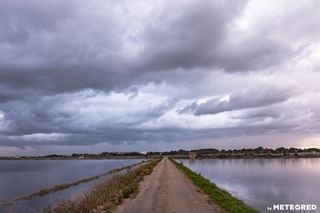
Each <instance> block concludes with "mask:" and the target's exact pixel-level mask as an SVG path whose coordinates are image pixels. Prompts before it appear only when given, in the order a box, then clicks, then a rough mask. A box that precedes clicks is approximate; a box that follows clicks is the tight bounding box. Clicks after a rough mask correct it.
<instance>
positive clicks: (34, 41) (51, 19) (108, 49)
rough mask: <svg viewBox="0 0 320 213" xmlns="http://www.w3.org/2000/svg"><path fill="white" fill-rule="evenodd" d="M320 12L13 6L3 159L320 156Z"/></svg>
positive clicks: (3, 62) (4, 73)
mask: <svg viewBox="0 0 320 213" xmlns="http://www.w3.org/2000/svg"><path fill="white" fill-rule="evenodd" d="M319 9H320V2H317V1H289V0H281V1H267V0H265V1H245V0H241V1H237V2H236V3H232V4H230V2H228V1H224V0H214V1H212V0H210V1H209V0H200V1H195V0H179V1H176V2H175V3H174V4H172V3H170V2H168V1H165V0H156V1H143V0H141V1H138V2H137V1H132V0H124V1H102V0H101V1H100V0H98V1H94V2H92V1H90V2H88V1H87V0H80V1H79V0H77V1H75V0H67V1H62V0H49V1H46V3H43V2H40V1H38V0H31V1H29V2H28V3H26V2H25V1H23V0H4V1H3V2H1V6H0V49H1V51H0V147H1V148H0V155H14V154H19V155H31V154H47V153H72V152H100V151H105V150H113V151H116V150H117V151H121V150H125V151H131V150H138V151H144V150H170V149H176V148H177V149H179V148H201V147H218V148H225V149H228V148H242V147H256V146H265V147H278V146H295V147H319V146H320V144H319V142H320V141H319V137H320V135H319V128H320V110H319V109H320V104H319V100H320V84H319V82H320V74H319V72H320V63H319V61H320V54H319V53H320V39H319V38H320V37H319V34H320V27H319V24H318V23H319V21H320V14H319V13H318V11H319Z"/></svg>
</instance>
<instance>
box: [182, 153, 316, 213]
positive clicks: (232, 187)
mask: <svg viewBox="0 0 320 213" xmlns="http://www.w3.org/2000/svg"><path fill="white" fill-rule="evenodd" d="M179 161H180V162H182V163H183V164H184V165H185V166H187V167H189V168H190V169H192V170H193V171H195V172H200V173H201V175H202V176H204V177H206V178H207V179H209V180H210V181H212V182H214V183H215V184H216V185H217V186H219V187H220V188H223V189H225V190H227V191H228V192H230V193H231V194H233V195H234V196H235V197H238V198H240V199H241V200H243V201H244V202H245V203H247V204H249V205H250V206H252V207H254V208H256V209H258V210H260V211H261V212H266V211H267V207H268V206H273V204H287V203H289V204H316V205H317V210H318V211H320V159H319V158H317V159H316V158H292V159H204V160H196V161H189V160H179Z"/></svg>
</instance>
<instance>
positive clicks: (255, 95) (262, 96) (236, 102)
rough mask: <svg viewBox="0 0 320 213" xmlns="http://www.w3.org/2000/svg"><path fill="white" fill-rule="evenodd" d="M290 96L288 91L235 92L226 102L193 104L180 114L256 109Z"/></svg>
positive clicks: (212, 100) (216, 101) (218, 99)
mask: <svg viewBox="0 0 320 213" xmlns="http://www.w3.org/2000/svg"><path fill="white" fill-rule="evenodd" d="M291 95H292V91H290V90H288V89H282V90H279V89H274V88H272V89H267V90H266V89H256V90H246V91H237V92H234V93H232V94H231V95H230V96H229V99H227V100H221V99H220V98H214V99H209V100H207V101H206V102H205V103H200V104H198V103H197V102H193V103H192V104H190V105H188V106H186V107H185V108H184V109H183V110H182V111H181V112H180V113H184V112H192V113H193V114H194V115H208V114H217V113H221V112H226V111H233V110H241V109H247V108H257V107H263V106H268V105H272V104H276V103H280V102H283V101H286V100H288V99H289V98H290V96H291Z"/></svg>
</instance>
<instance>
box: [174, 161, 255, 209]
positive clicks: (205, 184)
mask: <svg viewBox="0 0 320 213" xmlns="http://www.w3.org/2000/svg"><path fill="white" fill-rule="evenodd" d="M170 160H171V161H172V162H173V163H174V164H175V165H176V167H177V168H178V169H180V170H182V171H183V172H184V173H185V174H186V176H187V177H188V178H190V179H191V180H192V182H193V183H194V184H195V185H197V186H198V187H199V188H201V189H202V190H203V191H204V192H205V193H207V194H208V195H209V197H210V198H211V200H212V201H213V202H214V203H216V204H217V205H219V206H220V207H221V208H222V209H223V210H225V211H226V212H230V213H256V212H258V211H257V210H255V209H253V208H252V207H250V206H248V205H247V204H245V203H244V202H243V201H241V200H239V199H237V198H235V197H233V196H232V195H231V194H230V193H229V192H227V191H225V190H222V189H220V188H218V187H217V186H216V185H215V184H214V183H211V182H210V181H209V180H207V179H206V178H204V177H202V176H201V175H200V174H196V173H195V172H193V171H192V170H190V169H189V168H187V167H185V166H184V165H183V164H181V163H177V162H176V161H175V160H173V159H172V158H170Z"/></svg>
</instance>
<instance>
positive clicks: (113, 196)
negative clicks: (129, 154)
mask: <svg viewBox="0 0 320 213" xmlns="http://www.w3.org/2000/svg"><path fill="white" fill-rule="evenodd" d="M160 160H161V159H155V160H151V161H149V162H147V163H146V164H145V165H141V166H140V167H138V168H137V169H133V170H129V171H128V173H127V174H124V175H118V176H114V177H112V178H111V179H109V180H107V181H105V182H101V183H98V184H97V185H96V186H94V187H93V189H92V190H91V191H89V192H88V193H86V194H84V196H82V197H80V198H79V199H78V200H75V201H65V202H63V203H61V204H60V205H58V206H57V207H54V208H52V207H50V206H48V207H46V208H45V209H43V212H48V213H49V212H50V213H51V212H56V213H68V212H81V213H86V212H94V210H95V209H96V210H97V209H98V210H99V212H101V211H103V212H111V211H112V210H113V209H114V208H115V207H116V206H117V205H119V204H121V203H122V201H123V199H125V198H128V197H129V196H130V195H131V194H132V193H134V192H137V191H138V187H139V182H140V181H141V180H143V178H144V176H146V175H149V174H151V172H152V171H153V168H154V167H155V166H156V165H157V164H158V162H160Z"/></svg>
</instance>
